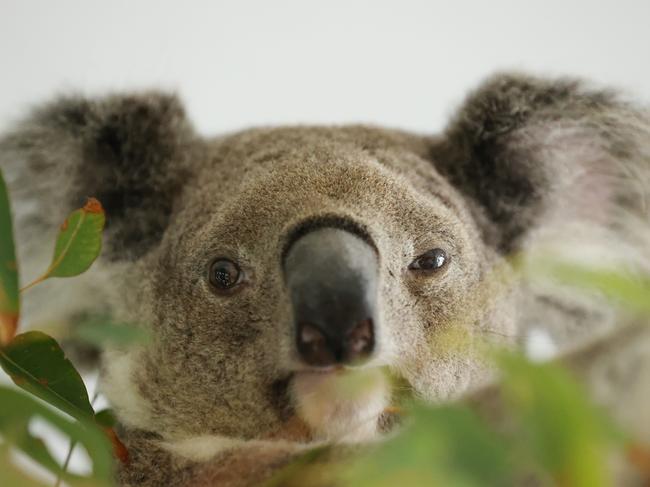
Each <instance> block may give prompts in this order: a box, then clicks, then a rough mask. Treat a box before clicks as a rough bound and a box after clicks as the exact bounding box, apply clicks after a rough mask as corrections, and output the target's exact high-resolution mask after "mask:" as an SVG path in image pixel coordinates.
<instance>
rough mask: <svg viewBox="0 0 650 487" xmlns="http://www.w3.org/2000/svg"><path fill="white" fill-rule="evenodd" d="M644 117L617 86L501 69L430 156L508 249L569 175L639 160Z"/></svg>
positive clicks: (491, 238) (494, 239)
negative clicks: (597, 87) (589, 85)
mask: <svg viewBox="0 0 650 487" xmlns="http://www.w3.org/2000/svg"><path fill="white" fill-rule="evenodd" d="M640 120H641V119H640V118H639V116H638V113H636V112H635V111H634V110H633V109H632V108H631V107H629V106H627V105H626V104H625V103H622V102H620V101H619V100H618V99H617V97H616V96H614V95H613V94H612V93H608V92H604V91H592V90H589V89H586V88H585V87H584V86H583V84H582V83H580V82H578V81H575V80H566V79H559V80H547V79H541V78H535V77H531V76H521V75H515V74H502V75H497V76H495V77H493V78H491V79H489V80H488V81H487V82H485V83H484V84H483V85H482V86H480V87H479V89H478V90H476V91H475V92H474V93H472V94H471V95H470V96H469V97H468V99H467V100H466V101H465V103H464V104H463V106H462V107H461V109H460V110H459V111H458V113H457V114H456V116H455V117H454V119H453V120H452V122H451V123H450V125H449V126H448V128H447V130H446V131H445V133H444V134H443V135H442V136H441V137H436V138H435V139H433V143H432V145H431V155H432V159H433V160H434V163H435V165H436V168H437V169H438V171H439V172H441V173H442V174H443V175H444V176H445V177H447V178H448V180H450V181H451V183H452V184H453V185H454V186H455V187H456V188H457V189H458V190H459V191H460V192H461V193H462V194H463V195H464V196H465V197H467V198H468V201H470V204H471V206H472V209H473V210H474V212H475V214H477V215H478V218H479V220H480V221H481V224H482V227H483V228H482V229H483V231H484V233H485V238H486V240H487V241H488V243H490V244H491V245H493V246H494V247H496V248H498V249H499V250H500V251H502V252H504V253H506V252H511V251H513V250H516V249H517V247H518V245H519V243H520V241H521V239H522V237H523V236H525V234H526V232H527V230H529V229H530V228H532V227H534V226H535V223H536V221H537V220H538V218H539V216H540V215H541V214H542V213H543V212H544V210H545V208H546V207H547V206H549V204H550V203H552V200H553V198H555V197H557V196H558V194H559V192H558V191H557V190H558V189H559V188H561V187H562V184H563V178H564V179H567V178H569V177H571V176H570V175H574V176H575V174H578V173H581V172H585V173H589V171H592V172H598V171H600V172H601V173H602V172H603V171H608V170H611V168H612V167H620V166H621V165H625V164H629V165H631V164H634V163H635V162H634V161H630V159H633V158H634V157H638V152H639V144H638V142H639V140H640V135H639V132H640V128H641V126H642V123H641V122H640ZM647 127H648V126H647V125H645V129H644V130H645V136H647V135H648V132H647ZM646 147H647V143H646ZM635 151H637V154H636V155H635V154H634V152H635ZM637 162H638V161H637ZM565 189H566V188H565Z"/></svg>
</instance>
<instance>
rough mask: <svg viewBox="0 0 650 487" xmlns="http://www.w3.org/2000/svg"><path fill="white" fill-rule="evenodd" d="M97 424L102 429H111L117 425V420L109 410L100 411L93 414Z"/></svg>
mask: <svg viewBox="0 0 650 487" xmlns="http://www.w3.org/2000/svg"><path fill="white" fill-rule="evenodd" d="M95 420H96V421H97V424H98V425H100V426H103V427H104V428H112V427H113V426H115V424H116V423H117V419H116V418H115V415H114V414H113V411H112V410H111V409H102V410H101V411H98V412H97V413H96V414H95Z"/></svg>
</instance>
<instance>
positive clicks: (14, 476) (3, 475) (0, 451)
mask: <svg viewBox="0 0 650 487" xmlns="http://www.w3.org/2000/svg"><path fill="white" fill-rule="evenodd" d="M0 485H10V486H20V487H52V486H51V485H49V484H44V483H43V482H41V481H40V480H36V479H35V478H33V477H30V476H28V474H27V473H26V472H23V471H22V470H20V469H19V468H18V467H17V466H16V465H14V464H13V463H12V461H11V458H10V456H9V446H8V445H2V444H0Z"/></svg>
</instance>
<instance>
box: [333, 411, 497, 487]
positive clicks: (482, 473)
mask: <svg viewBox="0 0 650 487" xmlns="http://www.w3.org/2000/svg"><path fill="white" fill-rule="evenodd" d="M508 478H509V469H508V456H507V450H506V447H505V444H504V443H503V442H502V440H501V439H500V438H498V437H497V436H496V434H495V433H493V432H492V431H490V430H489V429H487V428H486V427H485V426H484V425H483V424H482V423H481V421H480V420H479V418H478V417H477V416H476V415H475V414H474V413H473V412H471V411H470V410H469V409H466V408H464V407H461V406H444V407H442V406H441V407H435V408H426V407H423V406H417V407H416V408H415V410H414V415H413V423H412V424H411V425H410V426H409V427H408V428H407V429H406V430H405V431H403V432H401V433H400V434H399V435H398V436H397V437H395V438H393V439H391V440H389V441H387V442H386V443H385V444H383V445H380V446H379V447H377V449H376V450H375V451H374V452H372V453H370V454H369V455H367V456H366V457H365V458H361V459H360V460H359V461H358V462H357V463H356V464H353V465H352V466H351V467H350V469H349V470H348V471H347V472H344V474H343V479H344V485H350V486H355V487H356V486H359V487H363V486H373V487H375V486H394V485H400V486H404V487H405V486H420V485H444V486H449V487H461V486H462V487H470V486H502V485H508V484H509V482H508Z"/></svg>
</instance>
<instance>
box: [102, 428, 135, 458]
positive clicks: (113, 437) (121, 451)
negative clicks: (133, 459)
mask: <svg viewBox="0 0 650 487" xmlns="http://www.w3.org/2000/svg"><path fill="white" fill-rule="evenodd" d="M104 431H105V432H106V435H107V436H108V439H109V440H110V441H111V444H112V445H113V454H114V455H115V457H116V458H117V459H118V460H119V461H120V462H122V463H124V464H127V463H129V451H128V450H127V449H126V446H124V443H122V442H121V441H120V439H119V438H118V437H117V433H115V430H114V429H113V428H104Z"/></svg>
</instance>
